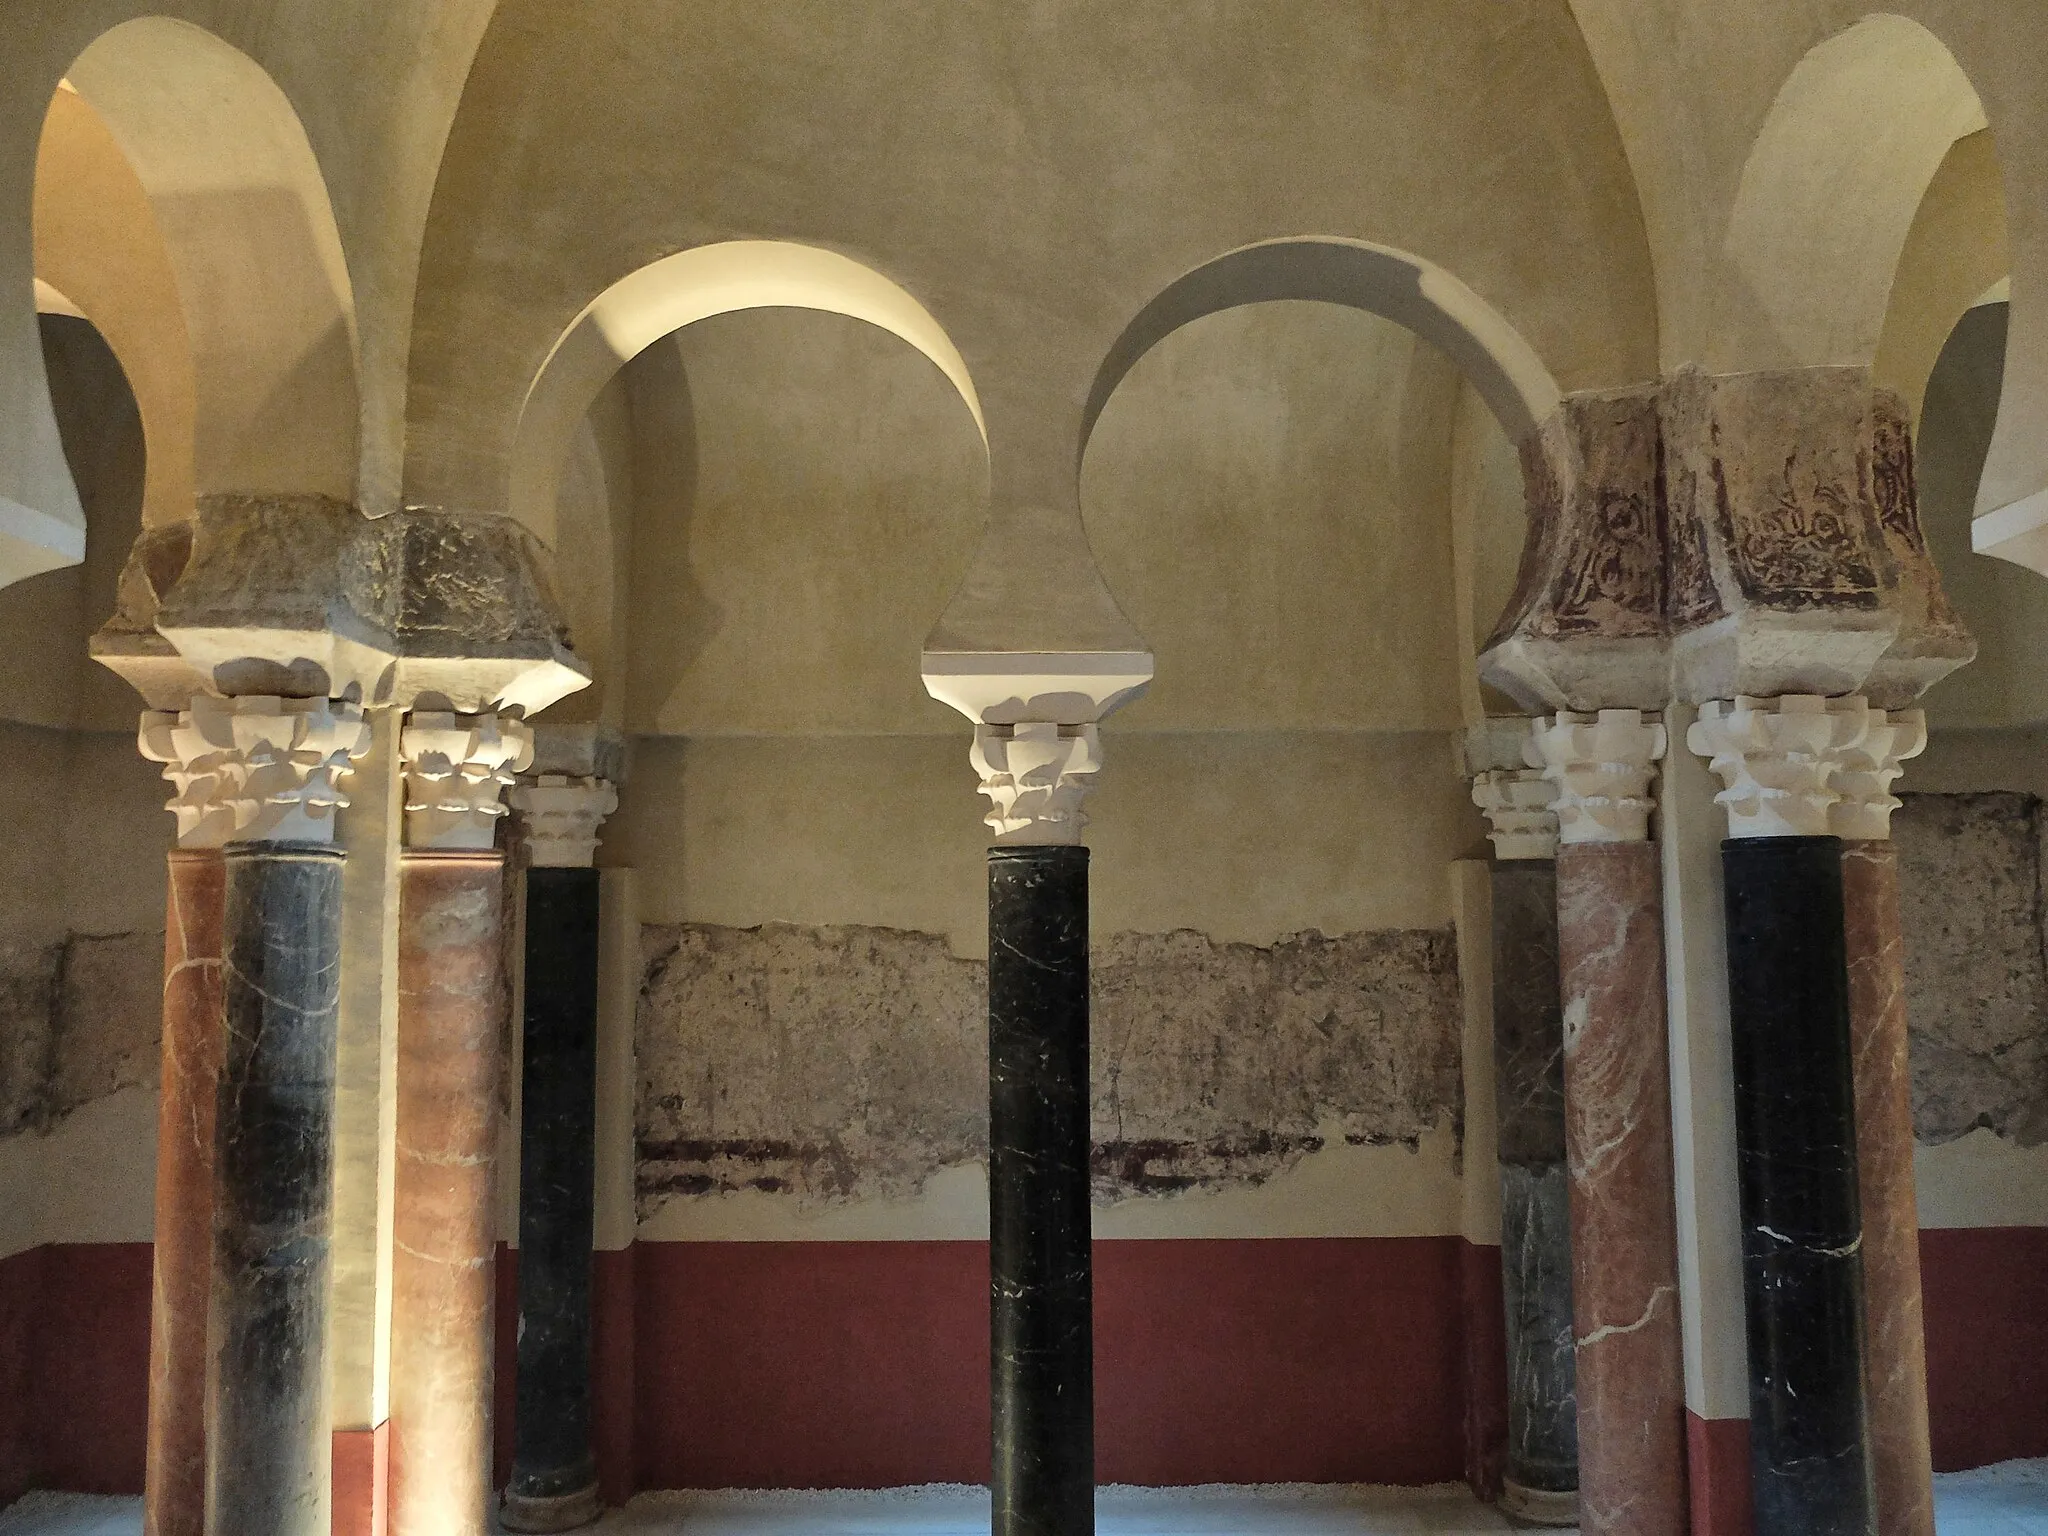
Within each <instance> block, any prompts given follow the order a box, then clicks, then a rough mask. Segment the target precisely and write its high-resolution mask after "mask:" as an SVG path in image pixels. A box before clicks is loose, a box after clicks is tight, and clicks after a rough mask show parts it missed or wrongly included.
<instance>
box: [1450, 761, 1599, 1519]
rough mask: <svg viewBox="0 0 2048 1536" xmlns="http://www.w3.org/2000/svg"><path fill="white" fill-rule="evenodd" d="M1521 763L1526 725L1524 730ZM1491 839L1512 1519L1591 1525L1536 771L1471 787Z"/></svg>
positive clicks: (1507, 1484) (1545, 802)
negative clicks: (1583, 1488) (1586, 1515)
mask: <svg viewBox="0 0 2048 1536" xmlns="http://www.w3.org/2000/svg"><path fill="white" fill-rule="evenodd" d="M1513 724H1514V727H1515V729H1514V730H1513V732H1512V737H1513V745H1514V747H1515V750H1516V757H1517V759H1518V760H1519V758H1520V755H1521V751H1520V749H1521V747H1522V746H1523V745H1524V744H1525V743H1526V742H1527V740H1528V734H1529V732H1528V724H1527V722H1526V721H1519V720H1518V721H1515V722H1513ZM1472 798H1473V801H1474V803H1475V804H1477V805H1478V806H1479V808H1480V809H1481V810H1482V811H1484V812H1485V813H1486V817H1487V820H1488V822H1489V823H1490V824H1491V827H1492V831H1491V833H1490V834H1489V835H1490V837H1491V839H1492V842H1493V850H1494V862H1493V864H1492V867H1491V869H1490V871H1489V879H1490V884H1491V887H1492V894H1493V933H1492V950H1493V1033H1494V1074H1495V1075H1494V1104H1495V1120H1496V1124H1497V1127H1498V1136H1499V1163H1500V1184H1501V1282H1502V1285H1501V1289H1502V1295H1503V1297H1504V1299H1505V1301H1506V1304H1507V1318H1506V1324H1507V1327H1506V1336H1507V1353H1508V1372H1507V1375H1508V1446H1507V1466H1506V1469H1505V1472H1504V1475H1503V1477H1502V1482H1501V1496H1500V1505H1501V1508H1502V1509H1504V1510H1506V1511H1507V1512H1508V1513H1509V1514H1512V1515H1514V1516H1515V1517H1516V1518H1518V1519H1521V1520H1525V1521H1527V1522H1529V1523H1530V1524H1532V1525H1555V1526H1572V1525H1577V1524H1578V1520H1579V1499H1578V1487H1579V1441H1578V1389H1577V1370H1576V1365H1575V1361H1574V1348H1573V1333H1572V1273H1571V1266H1572V1252H1571V1208H1570V1207H1571V1202H1570V1179H1569V1177H1568V1175H1567V1172H1566V1164H1565V1133H1564V1021H1563V1016H1562V1013H1561V1010H1560V1006H1559V1000H1558V967H1557V863H1556V859H1557V818H1556V816H1555V815H1553V814H1552V813H1551V811H1550V798H1551V797H1550V786H1549V783H1548V782H1547V781H1546V780H1545V779H1544V778H1543V776H1542V774H1541V773H1540V772H1538V771H1537V770H1535V769H1531V768H1494V769H1488V770H1486V771H1483V772H1481V773H1479V774H1478V775H1477V776H1476V777H1475V779H1474V781H1473V786H1472Z"/></svg>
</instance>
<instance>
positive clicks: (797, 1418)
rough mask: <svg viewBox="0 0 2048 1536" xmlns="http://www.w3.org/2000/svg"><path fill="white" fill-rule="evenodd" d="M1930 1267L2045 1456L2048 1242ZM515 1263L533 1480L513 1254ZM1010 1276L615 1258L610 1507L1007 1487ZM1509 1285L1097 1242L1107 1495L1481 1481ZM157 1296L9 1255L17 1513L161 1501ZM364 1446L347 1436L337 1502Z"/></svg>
mask: <svg viewBox="0 0 2048 1536" xmlns="http://www.w3.org/2000/svg"><path fill="white" fill-rule="evenodd" d="M1921 1252H1922V1265H1923V1269H1924V1271H1925V1278H1926V1295H1927V1338H1928V1377H1929V1384H1930V1393H1931V1406H1932V1411H1933V1427H1934V1447H1935V1457H1936V1462H1937V1465H1939V1466H1941V1467H1942V1468H1944V1469H1952V1468H1957V1467H1963V1466H1971V1465H1979V1464H1982V1463H1984V1462H1988V1461H1994V1460H2002V1459H2005V1458H2008V1457H2014V1456H2038V1455H2044V1454H2048V1230H2039V1229H2031V1228H1993V1229H1987V1230H1981V1231H1942V1232H1926V1233H1923V1234H1922V1237H1921ZM501 1261H502V1268H501V1273H500V1279H499V1289H498V1301H499V1306H500V1308H501V1311H500V1315H499V1319H498V1323H499V1333H498V1337H499V1341H500V1350H499V1356H498V1358H499V1367H500V1371H501V1378H500V1380H499V1383H498V1388H497V1394H496V1398H497V1406H498V1412H499V1415H500V1421H499V1424H498V1426H497V1428H498V1443H499V1446H500V1448H501V1458H503V1459H502V1460H501V1466H508V1465H509V1457H506V1456H504V1453H506V1452H509V1449H510V1430H511V1406H512V1352H511V1343H512V1338H513V1333H514V1329H515V1327H516V1313H515V1312H514V1310H513V1301H514V1298H515V1297H516V1294H517V1293H516V1257H515V1256H513V1255H511V1254H509V1253H504V1252H503V1251H501ZM987 1266H988V1258H987V1249H986V1247H985V1246H984V1245H983V1244H980V1243H643V1244H639V1245H638V1246H636V1247H634V1248H632V1249H628V1250H626V1251H625V1252H624V1253H618V1254H600V1255H598V1256H597V1262H596V1268H595V1273H594V1274H593V1277H592V1278H593V1301H594V1311H595V1316H594V1318H593V1325H594V1329H593V1332H594V1337H593V1354H594V1356H595V1361H596V1369H597V1378H598V1379H597V1382H596V1391H595V1396H594V1400H593V1408H594V1416H595V1428H596V1434H597V1439H598V1445H597V1453H598V1463H599V1469H600V1478H601V1480H602V1483H603V1486H604V1489H605V1492H606V1495H607V1497H608V1498H611V1499H615V1500H616V1499H622V1498H624V1497H625V1496H626V1495H627V1494H629V1493H630V1492H631V1491H632V1490H633V1489H634V1488H658V1487H717V1486H734V1485H740V1486H747V1485H751V1486H755V1487H764V1486H765V1487H825V1486H841V1487H875V1486H884V1485H889V1484H897V1483H916V1482H930V1481H949V1482H979V1481H981V1480H983V1479H985V1478H986V1477H987V1475H988V1362H987V1355H988V1267H987ZM1498 1283H1499V1279H1498V1260H1497V1253H1496V1250H1493V1249H1487V1248H1474V1247H1471V1246H1470V1245H1468V1244H1466V1243H1464V1242H1463V1240H1462V1239H1459V1238H1453V1237H1446V1238H1374V1239H1363V1238H1362V1239H1274V1238H1269V1239H1262V1240H1253V1241H1216V1242H1208V1241H1158V1242H1137V1241H1123V1242H1104V1243H1098V1244H1097V1245H1096V1307H1097V1312H1096V1392H1097V1405H1098V1420H1097V1449H1098V1469H1099V1472H1100V1475H1101V1476H1102V1478H1103V1479H1104V1480H1105V1481H1119V1482H1138V1483H1176V1482H1191V1481H1220V1480H1229V1481H1294V1480H1300V1481H1363V1482H1390V1483H1422V1482H1443V1481H1450V1480H1454V1479H1456V1478H1459V1477H1461V1476H1467V1475H1471V1476H1475V1477H1480V1478H1483V1477H1484V1476H1485V1475H1486V1469H1487V1466H1488V1459H1489V1457H1491V1456H1493V1455H1497V1449H1496V1448H1493V1438H1494V1436H1495V1435H1496V1434H1497V1430H1498V1423H1497V1419H1498V1414H1499V1412H1500V1403H1501V1401H1502V1398H1501V1392H1502V1390H1503V1389H1502V1386H1501V1383H1500V1381H1499V1379H1498V1378H1497V1377H1495V1378H1492V1379H1489V1371H1490V1367H1489V1361H1490V1360H1492V1359H1497V1358H1498V1357H1499V1356H1500V1354H1501V1349H1500V1345H1499V1342H1498V1335H1497V1334H1493V1333H1491V1332H1490V1330H1491V1329H1492V1328H1493V1327H1494V1326H1495V1325H1496V1323H1495V1320H1496V1319H1497V1315H1498V1311H1499V1299H1498V1296H1499V1293H1498V1289H1497V1287H1498ZM149 1286H150V1253H149V1249H148V1247H147V1246H145V1245H140V1244H121V1245H82V1244H69V1245H59V1246H55V1247H48V1248H39V1249H35V1250H33V1251H31V1252H29V1253H26V1254H19V1255H16V1256H14V1257H13V1258H9V1259H5V1260H0V1500H4V1499H7V1498H12V1497H13V1496H15V1495H17V1494H19V1493H20V1492H22V1491H24V1490H25V1489H27V1488H29V1487H57V1488H74V1489H80V1490H86V1491H97V1492H111V1493H139V1492H140V1491H141V1489H142V1453H143V1423H144V1414H145V1407H146V1390H147V1380H148V1363H149V1349H148V1332H149ZM1688 1432H1689V1433H1688V1447H1689V1453H1690V1459H1691V1464H1692V1493H1693V1518H1694V1531H1695V1533H1696V1536H1747V1533H1748V1524H1749V1512H1748V1489H1749V1480H1748V1451H1747V1443H1746V1433H1747V1426H1746V1425H1745V1424H1744V1423H1743V1422H1742V1421H1740V1420H1735V1421H1728V1420H1714V1421H1704V1420H1699V1419H1691V1420H1690V1421H1689V1423H1688ZM367 1448H368V1450H369V1451H370V1453H371V1454H370V1457H369V1470H370V1473H371V1476H372V1479H373V1480H374V1476H375V1467H376V1456H375V1451H376V1447H375V1444H374V1440H372V1442H371V1443H370V1445H369V1446H368V1447H367ZM363 1449H364V1447H361V1446H356V1445H354V1444H353V1443H351V1444H349V1445H343V1444H342V1443H340V1439H339V1437H338V1439H337V1445H336V1453H337V1454H336V1468H335V1471H336V1480H337V1491H338V1492H339V1491H341V1490H342V1489H343V1488H345V1487H346V1486H349V1485H351V1482H352V1480H355V1479H357V1477H358V1470H357V1469H358V1463H360V1462H362V1460H363V1457H362V1456H361V1455H360V1454H359V1452H360V1451H361V1450H363ZM339 1513H340V1510H339V1508H338V1509H337V1514H338V1515H339ZM339 1529H340V1525H339V1523H338V1525H337V1530H339ZM371 1536H374V1533H371Z"/></svg>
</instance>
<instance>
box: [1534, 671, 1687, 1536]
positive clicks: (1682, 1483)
mask: <svg viewBox="0 0 2048 1536" xmlns="http://www.w3.org/2000/svg"><path fill="white" fill-rule="evenodd" d="M1532 740H1533V742H1534V745H1535V749H1536V755H1538V756H1540V757H1541V759H1542V764H1543V767H1544V770H1545V773H1546V775H1547V776H1548V777H1549V778H1550V779H1551V781H1552V782H1553V783H1554V784H1555V785H1556V786H1557V789H1558V796H1557V799H1556V800H1555V801H1554V802H1553V804H1554V808H1555V809H1556V811H1557V813H1558V842H1559V847H1558V851H1557V909H1558V965H1559V991H1560V994H1561V998H1562V1002H1563V1010H1564V1097H1565V1151H1566V1165H1567V1169H1568V1172H1569V1175H1570V1179H1571V1227H1572V1308H1573V1322H1574V1334H1575V1342H1576V1351H1575V1353H1576V1357H1577V1385H1578V1400H1579V1522H1580V1529H1581V1531H1583V1532H1584V1533H1585V1536H1686V1530H1687V1524H1688V1499H1687V1494H1686V1479H1685V1379H1684V1360H1683V1355H1682V1347H1681V1339H1680V1333H1679V1310H1678V1236H1677V1210H1676V1205H1675V1201H1674V1195H1673V1186H1672V1162H1671V1077H1670V1068H1669V1048H1668V1045H1667V1043H1666V1039H1665V1019H1664V927H1663V883H1662V875H1661V870H1660V867H1659V862H1658V855H1657V849H1656V846H1655V845H1654V844H1653V843H1651V842H1650V841H1649V815H1650V809H1651V804H1652V802H1651V799H1650V781H1651V778H1652V775H1653V774H1654V773H1655V771H1656V770H1655V767H1654V765H1655V763H1656V762H1657V761H1658V759H1660V758H1661V757H1663V755H1664V748H1665V740H1664V728H1663V726H1661V725H1657V724H1653V723H1649V722H1647V721H1645V720H1644V719H1643V717H1642V715H1641V713H1640V712H1639V711H1637V710H1632V709H1604V710H1601V711H1599V713H1598V714H1571V713H1562V714H1559V715H1558V716H1557V717H1556V718H1555V719H1554V720H1551V721H1548V722H1538V724H1537V727H1536V730H1535V733H1534V736H1533V738H1532Z"/></svg>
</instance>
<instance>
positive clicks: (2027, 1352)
mask: <svg viewBox="0 0 2048 1536" xmlns="http://www.w3.org/2000/svg"><path fill="white" fill-rule="evenodd" d="M1920 1276H1921V1287H1922V1290H1923V1292H1924V1297H1925V1300H1924V1306H1925V1308H1926V1317H1927V1407H1928V1418H1929V1421H1930V1427H1931V1428H1932V1430H1933V1436H1934V1467H1935V1470H1936V1471H1938V1472H1955V1471H1960V1470H1962V1469H1963V1468H1965V1467H1981V1466H1987V1465H1989V1464H1990V1463H1992V1462H1994V1461H2010V1460H2012V1459H2013V1458H2015V1457H2019V1456H2048V1229H2044V1228H2040V1227H1979V1228H1973V1229H1966V1230H1953V1231H1928V1232H1922V1233H1921V1234H1920Z"/></svg>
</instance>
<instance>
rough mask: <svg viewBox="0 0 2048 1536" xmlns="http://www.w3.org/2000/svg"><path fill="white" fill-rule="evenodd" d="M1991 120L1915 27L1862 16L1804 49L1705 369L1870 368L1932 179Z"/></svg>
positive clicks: (1725, 255)
mask: <svg viewBox="0 0 2048 1536" xmlns="http://www.w3.org/2000/svg"><path fill="white" fill-rule="evenodd" d="M1984 127H1985V116H1984V107H1983V104H1982V103H1981V102H1980V101H1979V100H1978V97H1977V92H1976V90H1975V88H1974V87H1973V86H1972V85H1971V84H1970V80H1969V77H1968V76H1967V75H1965V74H1964V73H1963V70H1962V66H1961V65H1959V64H1958V63H1957V62H1956V60H1955V56H1954V55H1953V54H1951V53H1950V52H1949V50H1948V47H1947V46H1946V45H1945V44H1944V43H1943V42H1942V41H1941V39H1940V38H1938V37H1936V36H1935V35H1934V34H1933V33H1932V32H1930V31H1928V30H1927V29H1926V28H1925V27H1923V26H1922V25H1920V23H1918V22H1916V21H1912V20H1909V19H1908V18H1906V17H1904V16H1897V15H1889V14H1878V15H1873V16H1866V17H1865V18H1863V20H1861V21H1859V22H1857V23H1856V24H1855V25H1854V26H1852V27H1849V28H1848V29H1846V30H1845V31H1842V32H1838V33H1836V34H1835V35H1834V36H1832V37H1830V38H1827V39H1826V40H1824V41H1823V42H1821V43H1819V44H1817V45H1816V46H1815V47H1813V48H1812V49H1811V50H1810V51H1808V53H1807V54H1806V56H1805V57H1804V58H1802V59H1801V60H1800V61H1799V63H1798V64H1797V65H1796V66H1795V67H1794V68H1793V70H1792V73H1791V74H1790V75H1788V76H1787V77H1786V79H1785V82H1784V84H1783V85H1782V86H1780V87H1779V90H1778V94H1777V98H1776V100H1775V101H1773V102H1772V104H1771V109H1770V112H1769V113H1768V115H1767V116H1766V117H1765V119H1764V122H1763V126H1762V128H1761V129H1760V130H1759V132H1758V133H1757V136H1756V140H1755V142H1754V143H1753V144H1752V146H1751V148H1750V152H1749V158H1748V160H1747V161H1746V162H1745V163H1744V165H1743V169H1742V177H1741V180H1740V183H1739V184H1738V186H1737V189H1736V194H1735V202H1734V205H1733V207H1732V208H1731V210H1730V212H1729V217H1728V225H1727V229H1726V230H1725V232H1724V234H1723V237H1722V246H1721V255H1722V262H1721V272H1722V276H1721V279H1720V282H1719V285H1718V288H1717V291H1716V294H1715V305H1714V322H1713V328H1712V331H1711V333H1710V337H1709V343H1708V355H1707V359H1706V362H1707V367H1708V370H1709V371H1710V372H1714V373H1743V372H1750V371H1754V370H1761V369H1770V368H1815V367H1825V366H1867V365H1869V364H1870V363H1871V362H1872V361H1873V360H1874V359H1875V358H1876V355H1877V350H1878V345H1879V342H1880V339H1881V337H1882V333H1883V330H1884V321H1885V312H1886V310H1887V308H1888V307H1889V304H1890V300H1891V293H1892V284H1893V279H1894V277H1895V275H1896V273H1897V271H1898V266H1899V258H1900V255H1901V254H1902V252H1903V251H1904V250H1905V246H1906V238H1907V235H1908V234H1909V233H1910V232H1911V230H1912V227H1913V220H1914V217H1915V215H1916V214H1917V213H1918V212H1919V209H1920V205H1921V202H1922V199H1923V198H1924V197H1925V196H1926V193H1927V188H1928V185H1929V183H1931V182H1932V181H1933V180H1934V177H1935V173H1936V172H1937V171H1938V170H1940V168H1941V164H1942V162H1943V160H1944V159H1946V158H1947V156H1948V153H1949V150H1950V147H1951V146H1952V145H1954V143H1955V142H1956V140H1958V139H1960V138H1963V137H1965V136H1967V135H1969V134H1973V133H1977V132H1980V131H1982V130H1983V129H1984Z"/></svg>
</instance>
